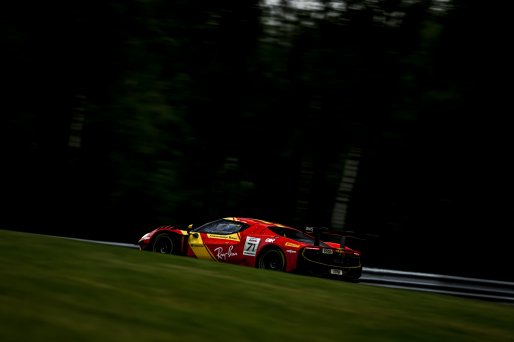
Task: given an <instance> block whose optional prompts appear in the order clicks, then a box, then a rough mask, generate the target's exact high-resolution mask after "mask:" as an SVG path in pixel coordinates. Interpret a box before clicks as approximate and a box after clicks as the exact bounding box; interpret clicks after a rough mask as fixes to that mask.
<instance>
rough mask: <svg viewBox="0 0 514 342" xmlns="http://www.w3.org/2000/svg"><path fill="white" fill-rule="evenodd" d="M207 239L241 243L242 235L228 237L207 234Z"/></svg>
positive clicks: (229, 235)
mask: <svg viewBox="0 0 514 342" xmlns="http://www.w3.org/2000/svg"><path fill="white" fill-rule="evenodd" d="M207 237H208V238H210V239H220V240H230V241H240V240H241V238H240V235H239V233H238V234H228V235H221V234H207Z"/></svg>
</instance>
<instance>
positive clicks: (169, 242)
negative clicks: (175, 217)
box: [152, 234, 175, 254]
mask: <svg viewBox="0 0 514 342" xmlns="http://www.w3.org/2000/svg"><path fill="white" fill-rule="evenodd" d="M152 250H153V251H154V252H156V253H161V254H173V252H174V251H175V244H174V242H173V239H172V238H171V236H170V235H169V234H159V235H157V236H156V237H155V239H154V241H153V246H152Z"/></svg>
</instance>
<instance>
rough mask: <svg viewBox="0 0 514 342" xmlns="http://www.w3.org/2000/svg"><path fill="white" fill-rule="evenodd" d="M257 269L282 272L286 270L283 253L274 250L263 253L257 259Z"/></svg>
mask: <svg viewBox="0 0 514 342" xmlns="http://www.w3.org/2000/svg"><path fill="white" fill-rule="evenodd" d="M257 267H258V268H262V269H265V270H272V271H284V270H285V268H286V258H285V256H284V253H282V251H281V250H279V249H276V248H272V249H267V250H265V251H263V252H262V253H261V254H260V255H259V258H258V259H257Z"/></svg>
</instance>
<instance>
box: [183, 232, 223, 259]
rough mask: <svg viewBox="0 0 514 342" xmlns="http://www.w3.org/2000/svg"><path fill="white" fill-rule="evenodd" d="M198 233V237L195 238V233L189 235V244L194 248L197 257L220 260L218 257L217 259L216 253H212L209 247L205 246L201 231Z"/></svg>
mask: <svg viewBox="0 0 514 342" xmlns="http://www.w3.org/2000/svg"><path fill="white" fill-rule="evenodd" d="M196 234H198V237H197V238H195V237H194V236H193V234H191V235H190V236H189V246H190V247H191V249H192V250H193V253H195V255H196V257H197V258H198V259H207V260H216V261H218V259H216V258H215V257H214V255H212V254H211V252H210V251H209V250H208V249H207V247H205V244H204V243H203V240H202V235H201V234H200V233H196Z"/></svg>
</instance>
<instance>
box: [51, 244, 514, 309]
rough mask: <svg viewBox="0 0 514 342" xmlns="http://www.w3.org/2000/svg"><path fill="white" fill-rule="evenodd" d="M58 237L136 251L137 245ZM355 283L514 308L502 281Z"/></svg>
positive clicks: (414, 278)
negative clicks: (492, 302) (508, 305)
mask: <svg viewBox="0 0 514 342" xmlns="http://www.w3.org/2000/svg"><path fill="white" fill-rule="evenodd" d="M57 237H60V238H65V239H71V240H78V241H85V242H91V243H99V244H106V245H111V246H119V247H126V248H134V249H139V246H138V245H136V244H129V243H120V242H112V241H97V240H86V239H77V238H69V237H61V236H57ZM358 283H359V284H365V285H371V286H381V287H389V288H396V289H406V290H411V291H423V292H431V293H438V294H443V295H451V296H459V297H465V298H473V299H480V300H487V301H494V302H499V303H507V304H514V283H511V282H505V281H497V280H488V279H478V278H464V277H456V276H451V275H442V274H430V273H418V272H406V271H397V270H389V269H380V268H369V267H363V269H362V276H361V278H360V279H359V281H358Z"/></svg>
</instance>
